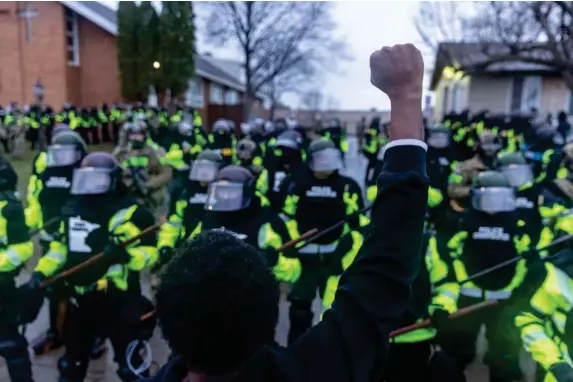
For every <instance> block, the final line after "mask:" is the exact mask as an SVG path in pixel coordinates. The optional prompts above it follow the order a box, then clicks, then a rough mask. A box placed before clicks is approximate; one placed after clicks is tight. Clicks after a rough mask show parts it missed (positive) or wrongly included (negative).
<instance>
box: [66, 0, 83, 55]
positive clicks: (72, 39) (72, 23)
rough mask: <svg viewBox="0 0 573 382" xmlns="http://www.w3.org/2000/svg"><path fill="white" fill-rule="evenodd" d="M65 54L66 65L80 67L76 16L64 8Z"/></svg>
mask: <svg viewBox="0 0 573 382" xmlns="http://www.w3.org/2000/svg"><path fill="white" fill-rule="evenodd" d="M66 53H67V55H68V65H72V66H79V65H80V43H79V37H78V14H77V13H75V12H74V11H72V10H71V9H68V8H66Z"/></svg>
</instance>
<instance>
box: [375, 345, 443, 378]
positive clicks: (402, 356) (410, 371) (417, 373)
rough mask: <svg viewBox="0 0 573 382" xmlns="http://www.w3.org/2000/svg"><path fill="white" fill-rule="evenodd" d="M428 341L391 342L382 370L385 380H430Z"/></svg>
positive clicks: (429, 347)
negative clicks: (384, 369) (384, 368)
mask: <svg viewBox="0 0 573 382" xmlns="http://www.w3.org/2000/svg"><path fill="white" fill-rule="evenodd" d="M431 354H432V348H431V344H430V343H429V342H414V343H401V344H391V345H390V353H389V354H388V360H387V362H386V371H385V372H384V378H383V379H382V380H383V381H385V382H405V381H412V382H413V381H416V382H430V381H431V379H430V367H429V361H430V356H431Z"/></svg>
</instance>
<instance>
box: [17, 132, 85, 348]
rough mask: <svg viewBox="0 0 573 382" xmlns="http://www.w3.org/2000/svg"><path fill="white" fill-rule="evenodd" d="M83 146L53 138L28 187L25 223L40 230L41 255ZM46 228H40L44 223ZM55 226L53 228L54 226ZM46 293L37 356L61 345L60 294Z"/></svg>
mask: <svg viewBox="0 0 573 382" xmlns="http://www.w3.org/2000/svg"><path fill="white" fill-rule="evenodd" d="M87 151H88V149H87V145H86V143H85V142H84V140H83V139H82V137H81V136H80V135H79V134H78V133H76V132H74V131H63V132H61V133H58V134H56V135H55V136H54V138H53V140H52V143H51V145H50V146H48V149H47V151H46V168H45V170H44V171H43V172H42V173H41V174H40V175H39V177H38V178H36V181H35V183H34V185H33V187H31V188H32V189H33V190H34V191H33V194H30V195H29V196H28V207H27V208H26V219H27V221H28V223H29V225H30V227H31V228H37V229H41V230H40V244H41V246H42V248H43V251H44V253H45V252H47V251H48V246H49V243H50V242H51V241H52V240H53V238H54V235H55V234H56V233H57V232H58V224H57V222H54V221H53V220H54V219H58V218H59V217H60V214H61V211H62V206H63V205H64V204H65V203H66V202H67V201H68V200H69V199H70V189H71V186H72V177H73V173H74V170H75V169H76V168H77V167H78V166H79V164H80V163H81V161H82V159H83V157H84V156H85V155H86V154H87ZM47 222H50V223H51V224H50V225H47V226H44V223H47ZM54 223H56V224H54ZM49 292H50V293H48V297H49V301H50V305H49V306H50V328H49V329H48V332H47V333H46V336H45V337H44V338H43V339H40V340H39V341H38V342H37V343H36V344H34V352H35V353H36V354H38V355H40V354H44V353H46V352H49V351H51V350H53V349H56V348H58V347H60V346H61V344H62V337H63V335H64V321H65V316H66V311H67V305H66V300H65V299H64V298H62V293H63V291H62V290H61V289H59V288H52V289H51V290H50V291H49Z"/></svg>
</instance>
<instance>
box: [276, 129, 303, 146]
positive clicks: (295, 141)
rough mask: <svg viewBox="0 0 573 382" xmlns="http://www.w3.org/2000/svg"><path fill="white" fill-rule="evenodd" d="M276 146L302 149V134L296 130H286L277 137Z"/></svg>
mask: <svg viewBox="0 0 573 382" xmlns="http://www.w3.org/2000/svg"><path fill="white" fill-rule="evenodd" d="M275 146H276V147H280V148H289V149H294V150H300V148H301V146H302V136H301V135H300V134H299V133H298V132H297V131H295V130H288V131H285V132H283V133H281V134H280V135H279V136H278V137H277V141H276V143H275Z"/></svg>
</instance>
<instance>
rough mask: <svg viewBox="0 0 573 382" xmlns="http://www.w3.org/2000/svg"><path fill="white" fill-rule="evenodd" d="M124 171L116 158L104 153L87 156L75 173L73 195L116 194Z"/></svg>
mask: <svg viewBox="0 0 573 382" xmlns="http://www.w3.org/2000/svg"><path fill="white" fill-rule="evenodd" d="M121 174H122V170H121V167H120V166H119V163H117V160H116V159H115V157H114V156H113V155H111V154H108V153H106V152H103V151H97V152H94V153H90V154H88V155H86V157H85V158H84V159H83V160H82V163H81V165H80V167H79V168H78V169H76V170H75V171H74V178H73V181H72V189H71V193H72V195H102V194H107V193H111V192H114V191H115V190H117V188H118V187H119V184H120V183H121Z"/></svg>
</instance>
